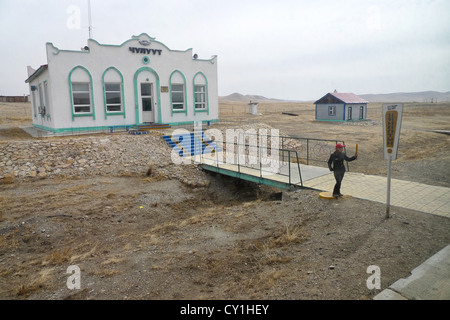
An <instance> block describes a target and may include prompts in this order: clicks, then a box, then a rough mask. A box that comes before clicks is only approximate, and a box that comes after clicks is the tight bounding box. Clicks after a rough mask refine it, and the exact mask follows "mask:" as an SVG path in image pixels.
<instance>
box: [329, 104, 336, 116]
mask: <svg viewBox="0 0 450 320" xmlns="http://www.w3.org/2000/svg"><path fill="white" fill-rule="evenodd" d="M328 115H329V116H335V115H336V106H329V107H328Z"/></svg>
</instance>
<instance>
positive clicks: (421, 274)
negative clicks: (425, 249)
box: [373, 245, 450, 300]
mask: <svg viewBox="0 0 450 320" xmlns="http://www.w3.org/2000/svg"><path fill="white" fill-rule="evenodd" d="M373 299H374V300H450V245H448V246H446V247H445V248H444V249H442V250H441V251H439V252H438V253H436V254H435V255H434V256H432V257H431V258H429V259H428V260H426V261H425V262H424V263H422V264H421V265H420V266H418V267H417V268H415V269H414V270H412V271H411V275H410V276H409V277H407V278H406V279H400V280H397V281H396V282H394V283H393V284H391V285H390V286H389V287H388V288H387V289H384V290H383V291H381V292H380V293H379V294H377V295H376V296H375V297H374V298H373Z"/></svg>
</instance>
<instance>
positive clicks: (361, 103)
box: [314, 91, 369, 121]
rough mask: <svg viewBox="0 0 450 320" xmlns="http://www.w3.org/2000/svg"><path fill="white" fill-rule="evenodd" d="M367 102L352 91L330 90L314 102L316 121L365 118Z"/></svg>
mask: <svg viewBox="0 0 450 320" xmlns="http://www.w3.org/2000/svg"><path fill="white" fill-rule="evenodd" d="M368 103H369V102H368V101H367V100H364V99H363V98H361V97H358V96H357V95H356V94H353V93H341V92H336V91H334V92H332V93H331V92H330V93H327V94H326V95H325V96H323V97H322V98H320V99H319V100H317V101H316V102H314V104H315V105H316V120H318V121H358V120H366V118H367V104H368Z"/></svg>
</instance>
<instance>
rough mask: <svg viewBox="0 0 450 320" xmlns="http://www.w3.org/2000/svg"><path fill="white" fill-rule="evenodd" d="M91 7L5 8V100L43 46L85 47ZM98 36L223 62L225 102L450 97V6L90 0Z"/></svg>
mask: <svg viewBox="0 0 450 320" xmlns="http://www.w3.org/2000/svg"><path fill="white" fill-rule="evenodd" d="M87 3H88V0H0V35H1V40H2V46H1V50H0V67H1V69H0V70H1V71H0V95H23V94H25V93H26V94H28V93H29V89H28V85H27V84H25V82H24V81H25V79H26V78H27V65H31V66H32V67H33V68H35V69H37V68H38V67H39V66H40V65H42V64H46V63H47V58H46V55H45V43H46V42H52V43H53V44H54V45H55V46H56V47H58V48H59V49H72V50H79V49H80V48H81V47H83V46H85V45H86V44H87V39H88V37H89V33H88V26H89V22H88V5H87ZM91 9H92V10H91V12H92V14H91V17H92V26H93V31H92V37H93V38H94V39H95V40H97V41H98V42H100V43H103V44H121V43H123V42H124V41H126V40H128V39H130V38H131V36H132V35H139V34H141V33H143V32H145V33H147V34H148V35H149V36H152V37H155V38H156V40H158V41H160V42H162V43H164V44H165V45H166V46H168V47H169V48H170V49H173V50H186V49H188V48H192V49H193V52H194V53H197V54H198V55H199V58H203V59H206V58H210V57H211V56H212V55H218V73H219V95H221V96H224V95H228V94H231V93H233V92H239V93H242V94H256V95H263V96H266V97H270V98H279V99H291V100H315V99H318V98H320V97H322V96H323V95H324V94H326V93H327V92H330V91H333V90H335V89H336V90H337V91H340V92H353V93H356V94H365V93H391V92H413V91H427V90H435V91H442V92H444V91H450V1H449V0H416V1H415V0H278V1H273V0H270V1H268V0H145V1H144V0H126V1H124V0H120V1H119V0H91Z"/></svg>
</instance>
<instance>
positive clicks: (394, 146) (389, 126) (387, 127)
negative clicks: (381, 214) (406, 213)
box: [382, 104, 403, 219]
mask: <svg viewBox="0 0 450 320" xmlns="http://www.w3.org/2000/svg"><path fill="white" fill-rule="evenodd" d="M382 110H383V148H384V158H385V159H386V160H388V169H387V199H386V219H387V218H389V215H390V207H391V165H392V160H395V159H397V151H398V142H399V138H400V128H401V124H402V115H403V104H383V107H382Z"/></svg>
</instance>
